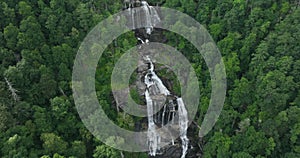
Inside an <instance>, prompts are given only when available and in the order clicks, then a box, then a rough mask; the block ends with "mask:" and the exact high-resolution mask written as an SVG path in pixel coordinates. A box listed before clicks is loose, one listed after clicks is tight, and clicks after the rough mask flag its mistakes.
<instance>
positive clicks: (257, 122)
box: [0, 0, 300, 158]
mask: <svg viewBox="0 0 300 158" xmlns="http://www.w3.org/2000/svg"><path fill="white" fill-rule="evenodd" d="M148 3H149V4H151V5H159V6H164V7H169V8H173V9H177V10H179V11H181V12H183V13H186V14H188V15H189V16H191V17H193V18H194V19H196V20H197V21H198V22H199V23H200V24H202V25H203V26H204V27H205V28H206V29H207V30H208V31H209V33H210V34H211V36H212V38H213V39H214V40H215V42H216V44H217V46H218V48H219V50H220V52H221V53H222V56H223V60H224V63H225V66H226V73H227V86H228V87H227V96H226V101H225V104H224V108H223V111H222V113H221V115H220V118H219V120H218V121H217V123H216V125H215V126H214V128H213V130H212V131H210V132H209V134H208V135H206V136H205V137H203V138H199V137H198V135H197V134H198V129H197V128H192V127H191V128H190V130H191V132H190V133H189V139H191V140H192V141H194V142H196V144H197V147H196V148H195V150H197V151H196V152H197V153H198V154H200V155H201V156H202V157H204V158H212V157H220V158H227V157H228V158H229V157H233V158H252V157H253V158H254V157H255V158H263V157H266V158H267V157H272V158H273V157H283V158H296V157H300V137H299V136H300V54H299V51H300V21H299V20H300V1H299V0H253V1H250V0H233V1H231V0H217V1H214V0H185V1H183V0H148ZM122 7H123V1H122V0H117V1H111V0H97V1H96V0H65V1H63V0H46V1H43V0H22V1H16V0H8V1H1V2H0V94H1V95H0V157H3V158H19V157H20V158H21V157H32V158H35V157H43V158H50V157H54V158H63V157H80V158H81V157H95V158H107V157H111V158H119V157H122V156H124V157H130V158H134V157H139V158H140V157H148V155H147V153H130V152H122V151H118V150H116V149H113V148H111V147H109V146H106V145H105V144H104V143H102V142H100V141H99V140H97V139H96V138H95V137H94V136H93V135H92V134H91V133H90V132H89V131H88V130H87V128H86V127H85V126H84V125H83V123H82V122H81V120H80V118H79V116H78V114H77V110H76V108H75V105H74V102H73V98H72V88H71V77H72V67H73V61H74V59H75V56H76V53H77V50H78V48H79V45H80V43H81V42H82V40H83V39H84V37H85V36H86V35H87V33H88V32H89V31H90V30H91V29H92V28H93V27H94V26H95V25H96V24H97V23H98V22H100V21H101V20H103V19H105V18H107V17H109V16H110V15H113V14H115V13H117V12H119V11H120V10H122ZM164 36H165V37H167V39H168V41H167V44H168V45H170V46H174V47H176V48H177V49H178V50H179V51H182V52H184V55H185V56H186V57H187V58H188V59H189V60H190V62H191V63H192V65H193V67H194V69H195V70H196V73H197V76H198V77H199V83H200V85H199V88H200V90H201V93H202V94H201V98H200V105H199V109H198V112H197V118H196V119H195V120H194V123H195V124H198V125H201V122H202V121H203V117H204V114H205V113H206V110H207V106H208V104H209V99H210V91H211V88H210V86H211V83H210V77H209V72H208V69H207V66H206V64H205V62H204V61H203V59H198V58H196V57H195V53H197V52H196V50H195V48H194V47H193V45H192V44H191V43H189V42H188V41H187V40H185V39H184V38H182V37H179V36H178V35H175V34H172V33H170V32H165V33H164ZM136 43H137V39H136V38H135V36H134V33H133V32H128V33H126V34H123V35H122V36H120V37H119V38H118V39H116V40H115V41H114V43H112V44H110V45H109V47H108V48H107V49H106V51H105V53H104V55H103V57H102V58H101V61H99V62H100V63H101V65H102V66H101V67H100V66H99V68H97V72H96V76H95V77H96V83H95V85H96V90H97V95H98V98H99V100H100V101H101V105H102V106H103V109H104V110H105V112H106V114H107V115H108V116H109V117H110V118H111V119H112V120H113V121H114V122H115V123H116V124H118V125H119V126H120V127H122V128H126V129H131V130H132V129H133V128H134V122H135V121H138V120H140V119H141V118H136V117H133V116H130V115H127V114H124V113H122V112H117V109H116V105H115V102H114V99H113V97H112V94H111V87H110V76H111V72H112V70H113V67H114V64H115V62H116V61H117V60H118V58H119V57H120V56H121V55H122V54H123V53H124V52H125V51H127V50H128V49H130V48H131V47H133V46H135V45H136ZM103 65H105V66H103ZM158 74H159V75H160V76H161V77H162V78H166V79H169V80H175V79H176V77H174V75H173V74H168V72H164V71H162V72H159V73H158ZM133 78H134V77H133ZM174 84H175V85H174V89H173V90H174V91H175V92H177V91H178V84H177V83H176V82H174ZM131 94H132V96H133V98H135V100H136V101H140V102H142V101H141V100H139V99H140V98H139V96H137V93H136V92H134V91H132V92H131Z"/></svg>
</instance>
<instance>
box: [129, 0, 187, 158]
mask: <svg viewBox="0 0 300 158" xmlns="http://www.w3.org/2000/svg"><path fill="white" fill-rule="evenodd" d="M130 3H131V4H130V5H129V8H128V11H129V13H130V14H131V19H132V21H131V22H132V26H133V28H145V30H146V33H147V34H148V35H151V33H152V31H153V28H154V27H155V26H156V25H157V24H158V23H159V22H160V17H159V15H158V12H157V10H156V9H155V8H154V7H152V6H149V4H148V3H147V2H146V1H141V10H139V9H137V10H135V9H131V7H133V6H134V4H133V3H134V1H130ZM137 39H138V40H139V41H141V43H142V44H145V43H146V44H147V43H148V42H149V40H148V39H146V40H145V41H143V40H142V39H141V38H139V37H137ZM145 60H146V61H147V62H148V63H149V66H150V68H149V69H148V73H147V74H146V75H145V80H144V83H145V84H146V87H147V88H146V90H145V99H146V104H147V117H148V133H147V141H148V145H149V154H150V155H151V156H155V155H156V154H157V151H158V150H160V143H161V142H160V141H161V136H160V134H159V133H158V132H157V131H156V128H157V126H156V124H155V121H156V122H157V120H161V126H164V125H165V124H168V123H170V124H171V125H174V124H175V123H174V120H175V113H176V109H175V106H176V103H175V102H173V100H172V99H171V100H169V104H165V105H164V109H163V113H162V117H161V118H159V115H156V116H158V117H157V118H154V111H157V110H156V108H157V107H159V106H158V105H157V104H159V103H158V102H157V101H155V99H154V98H151V97H152V96H155V95H163V96H164V97H167V96H170V95H171V93H170V91H169V90H168V89H167V88H166V86H165V85H164V84H163V82H162V81H161V79H160V78H159V77H158V76H157V75H156V73H155V72H154V64H153V62H152V61H151V59H150V57H149V56H146V58H145ZM176 102H177V106H178V112H177V113H178V124H179V130H180V139H181V141H182V156H181V158H184V157H185V155H186V153H187V149H188V143H189V139H188V138H187V128H188V114H187V111H186V108H185V106H184V103H183V100H182V98H177V100H176ZM167 109H168V112H167ZM166 112H167V113H168V115H167V116H165V115H166ZM176 115H177V114H176ZM176 118H177V116H176ZM165 119H166V120H165ZM176 123H177V122H176ZM170 136H171V139H172V145H174V138H173V135H172V134H171V133H170Z"/></svg>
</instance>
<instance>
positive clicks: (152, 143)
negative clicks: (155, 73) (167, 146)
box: [145, 82, 159, 156]
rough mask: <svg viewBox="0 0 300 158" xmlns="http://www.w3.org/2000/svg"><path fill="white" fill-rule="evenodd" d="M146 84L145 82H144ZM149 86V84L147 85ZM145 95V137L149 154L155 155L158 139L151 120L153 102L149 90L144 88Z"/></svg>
mask: <svg viewBox="0 0 300 158" xmlns="http://www.w3.org/2000/svg"><path fill="white" fill-rule="evenodd" d="M145 83H146V84H147V82H145ZM147 86H149V85H147ZM145 97H146V101H147V114H148V132H147V139H148V145H149V154H150V155H151V156H155V155H156V151H157V149H158V146H159V144H158V140H157V138H158V137H159V136H157V133H156V131H155V129H156V125H155V124H154V120H153V102H152V99H151V97H150V95H149V91H148V90H146V92H145Z"/></svg>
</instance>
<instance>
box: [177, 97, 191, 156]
mask: <svg viewBox="0 0 300 158" xmlns="http://www.w3.org/2000/svg"><path fill="white" fill-rule="evenodd" d="M177 104H178V115H179V128H180V139H181V141H182V156H181V158H184V157H185V155H186V151H187V149H188V143H189V139H188V138H187V136H186V134H187V128H188V122H189V120H188V114H187V111H186V109H185V106H184V104H183V101H182V98H177Z"/></svg>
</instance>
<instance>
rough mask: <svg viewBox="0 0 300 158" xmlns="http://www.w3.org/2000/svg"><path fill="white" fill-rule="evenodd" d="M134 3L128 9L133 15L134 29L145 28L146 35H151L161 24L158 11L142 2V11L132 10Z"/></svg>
mask: <svg viewBox="0 0 300 158" xmlns="http://www.w3.org/2000/svg"><path fill="white" fill-rule="evenodd" d="M133 3H135V2H134V1H132V2H131V4H130V5H129V8H128V11H129V12H130V14H131V22H132V28H140V27H144V28H145V30H146V33H147V34H148V35H150V34H151V33H152V31H153V28H154V27H155V26H156V25H157V24H158V23H159V22H160V17H159V15H158V13H157V11H156V9H155V8H154V7H153V6H150V5H149V4H148V3H147V2H146V1H141V9H137V10H135V9H131V7H133V6H134V4H133ZM125 4H126V3H125Z"/></svg>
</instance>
